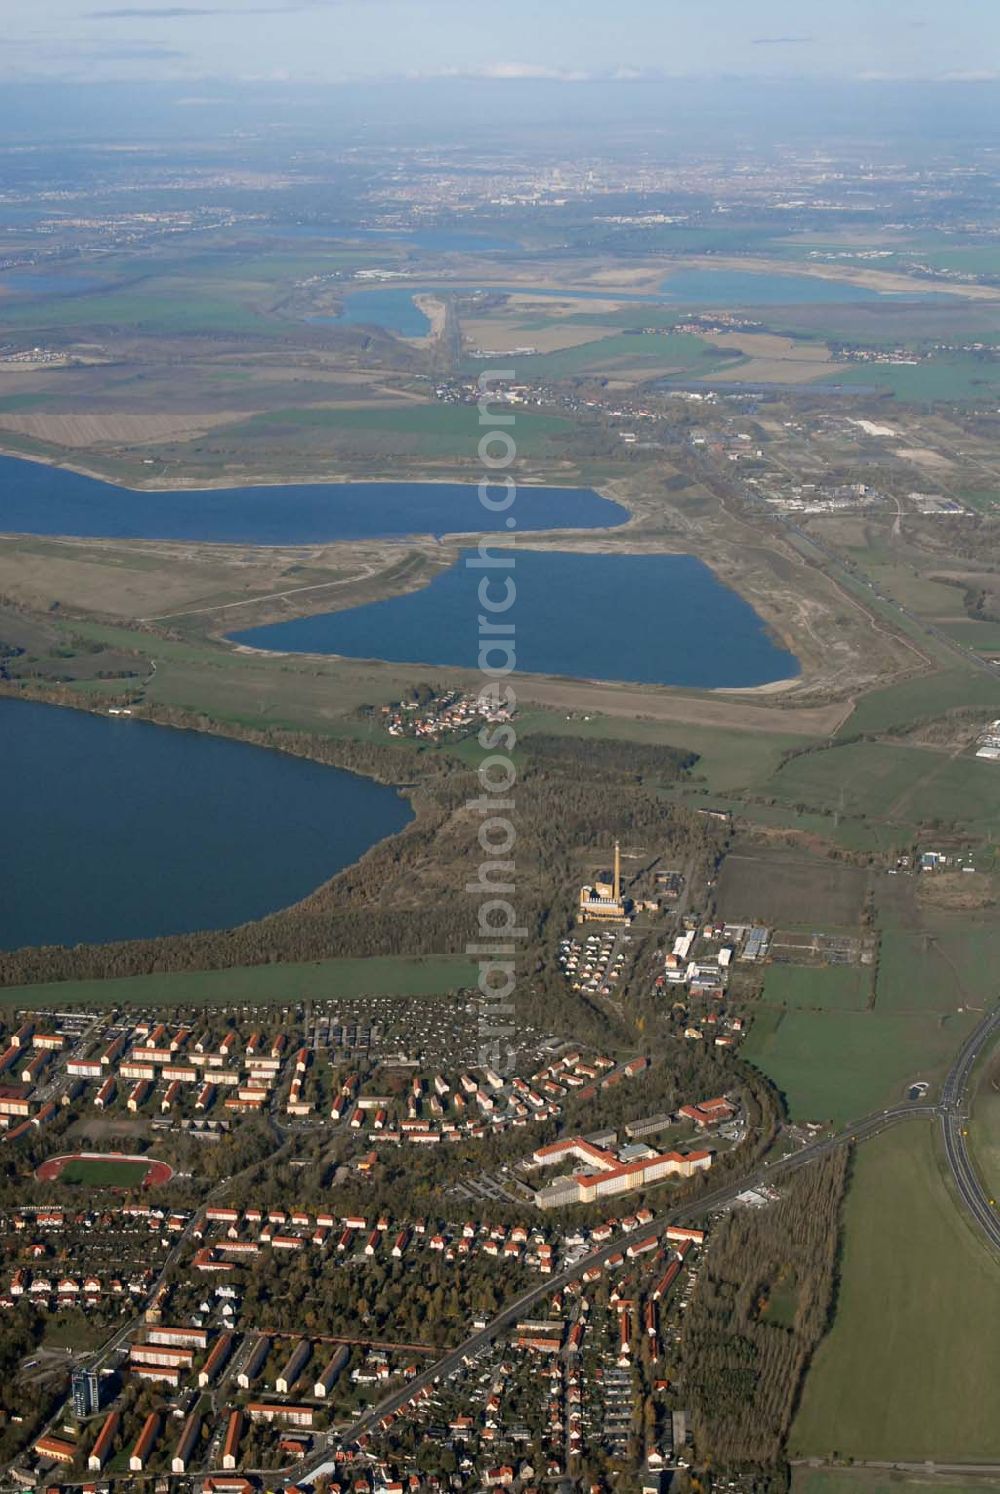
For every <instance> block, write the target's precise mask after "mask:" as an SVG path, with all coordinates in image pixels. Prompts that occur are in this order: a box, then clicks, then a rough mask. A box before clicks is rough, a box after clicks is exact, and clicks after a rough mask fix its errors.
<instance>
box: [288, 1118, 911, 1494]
mask: <svg viewBox="0 0 1000 1494" xmlns="http://www.w3.org/2000/svg"><path fill="white" fill-rule="evenodd" d="M938 1113H939V1107H938V1106H937V1105H933V1104H921V1103H913V1104H905V1105H897V1106H895V1107H894V1108H892V1109H890V1110H885V1111H879V1112H878V1113H877V1114H875V1115H870V1116H866V1117H865V1118H864V1119H863V1120H861V1121H858V1122H857V1123H856V1124H855V1125H853V1126H850V1127H848V1129H847V1130H844V1131H840V1132H838V1133H837V1135H835V1136H827V1137H824V1138H822V1139H821V1140H819V1141H815V1142H813V1143H812V1145H810V1146H807V1147H803V1148H802V1150H801V1151H798V1152H793V1153H791V1154H790V1155H789V1156H787V1157H782V1158H779V1159H777V1160H776V1161H774V1162H763V1163H761V1164H760V1166H758V1167H757V1168H755V1169H754V1170H753V1171H752V1172H750V1173H746V1174H744V1176H743V1177H741V1178H739V1179H738V1180H737V1181H734V1182H731V1183H726V1184H725V1185H724V1186H722V1187H719V1188H713V1189H711V1190H710V1191H709V1192H707V1193H703V1194H701V1196H700V1197H698V1198H693V1199H690V1200H689V1201H688V1202H686V1203H684V1204H682V1205H679V1206H678V1207H677V1208H674V1209H671V1210H670V1211H669V1212H668V1213H664V1214H661V1215H659V1216H658V1217H657V1218H656V1219H654V1220H653V1222H652V1224H650V1225H649V1227H648V1228H647V1229H644V1230H643V1231H642V1233H643V1236H647V1235H653V1234H656V1235H659V1234H662V1233H663V1231H664V1230H665V1229H666V1227H667V1226H668V1225H669V1224H681V1223H684V1222H687V1221H690V1220H692V1219H698V1218H702V1217H704V1216H705V1215H706V1214H710V1213H711V1212H712V1211H713V1210H714V1209H717V1208H719V1207H721V1205H723V1204H725V1203H730V1202H732V1200H733V1199H734V1198H735V1197H736V1196H737V1194H739V1193H743V1192H744V1191H745V1190H746V1189H748V1188H753V1187H755V1186H758V1185H760V1184H762V1183H768V1182H772V1181H773V1180H774V1179H775V1178H778V1177H784V1176H785V1175H786V1174H788V1173H791V1172H794V1171H796V1170H797V1169H798V1168H800V1167H805V1166H807V1165H808V1164H809V1163H810V1162H814V1161H815V1160H816V1159H817V1158H818V1157H821V1156H824V1155H825V1154H826V1153H828V1152H831V1151H833V1150H834V1149H835V1148H836V1147H838V1146H843V1145H844V1144H845V1142H850V1141H865V1140H867V1139H868V1137H870V1136H875V1135H877V1134H878V1132H880V1131H884V1130H886V1129H887V1128H888V1127H889V1126H892V1125H895V1124H897V1123H898V1122H899V1121H903V1120H908V1119H909V1118H910V1117H911V1116H915V1115H924V1116H933V1115H937V1114H938ZM627 1243H628V1242H627V1240H625V1239H623V1238H622V1237H621V1236H618V1237H617V1238H616V1239H613V1240H611V1241H609V1242H608V1243H607V1244H606V1245H602V1246H601V1247H600V1248H599V1249H598V1250H592V1251H590V1252H589V1254H587V1255H585V1256H583V1257H582V1258H581V1259H580V1260H578V1261H577V1263H576V1264H575V1265H574V1266H573V1267H571V1268H570V1269H569V1270H566V1271H562V1272H560V1273H559V1274H558V1275H555V1276H547V1277H545V1278H543V1279H542V1280H541V1281H540V1282H539V1284H538V1285H537V1286H535V1287H532V1288H531V1289H530V1290H529V1291H526V1292H522V1294H521V1295H520V1297H517V1298H515V1299H514V1300H513V1301H512V1302H509V1303H508V1304H507V1306H506V1307H504V1308H503V1309H502V1310H501V1311H500V1312H499V1313H497V1315H496V1317H495V1318H493V1319H492V1321H491V1322H489V1323H487V1325H486V1327H485V1328H481V1329H479V1330H477V1332H475V1333H473V1334H471V1335H470V1336H469V1337H468V1338H467V1339H466V1340H465V1341H464V1342H463V1343H461V1344H459V1345H458V1347H457V1348H455V1349H452V1350H450V1351H449V1352H448V1353H446V1354H445V1355H444V1356H443V1357H442V1358H441V1359H439V1360H438V1361H437V1362H436V1363H435V1364H433V1365H430V1366H429V1367H428V1368H427V1369H426V1370H424V1371H422V1372H421V1373H420V1374H419V1375H416V1376H414V1378H413V1379H412V1380H410V1381H409V1382H408V1383H407V1384H406V1385H405V1386H403V1387H402V1388H401V1389H399V1390H395V1391H393V1392H392V1394H390V1395H387V1396H385V1397H384V1398H383V1399H382V1400H381V1401H379V1403H378V1404H377V1405H376V1406H373V1407H372V1409H371V1410H370V1411H369V1412H367V1413H366V1414H365V1415H364V1416H362V1417H360V1418H359V1420H357V1421H356V1422H355V1423H354V1424H353V1426H351V1427H349V1428H347V1429H346V1430H345V1431H344V1432H342V1433H340V1434H337V1433H331V1434H330V1435H329V1436H328V1438H327V1439H326V1443H325V1445H324V1446H323V1447H322V1448H320V1449H318V1450H317V1452H316V1453H315V1454H314V1455H313V1457H312V1458H310V1459H309V1461H308V1462H307V1463H306V1464H304V1465H302V1466H301V1467H300V1469H299V1471H298V1472H297V1476H296V1483H298V1484H303V1483H309V1482H311V1481H312V1480H313V1479H315V1478H316V1477H317V1476H318V1474H319V1473H320V1472H321V1471H324V1470H325V1466H326V1465H327V1463H328V1461H329V1458H330V1456H331V1453H332V1451H333V1449H334V1448H335V1447H336V1446H339V1445H343V1446H350V1444H351V1443H353V1442H356V1441H357V1439H358V1438H359V1437H361V1436H363V1435H364V1433H365V1432H370V1431H372V1430H373V1429H374V1428H375V1427H376V1426H377V1425H378V1422H379V1421H380V1419H381V1418H382V1417H383V1416H387V1415H389V1414H390V1413H394V1412H396V1411H398V1410H399V1409H400V1407H401V1406H403V1405H404V1404H405V1403H406V1402H407V1401H409V1400H411V1399H412V1398H413V1396H414V1395H416V1394H418V1392H419V1391H421V1390H422V1389H424V1387H425V1386H431V1385H433V1384H434V1383H436V1382H437V1381H440V1380H444V1379H447V1377H448V1376H449V1375H452V1374H454V1373H456V1372H457V1371H458V1370H459V1369H461V1368H462V1366H463V1363H464V1361H465V1360H466V1359H467V1358H471V1357H472V1356H473V1355H475V1354H477V1353H478V1352H479V1351H480V1350H481V1349H484V1348H486V1347H487V1345H489V1344H491V1343H492V1342H493V1340H494V1339H495V1338H497V1337H498V1336H499V1335H500V1334H501V1333H503V1332H504V1331H505V1330H506V1329H507V1328H510V1327H512V1326H513V1324H514V1323H516V1322H517V1321H518V1320H519V1319H520V1318H522V1317H524V1316H525V1315H526V1314H527V1313H528V1312H529V1311H530V1310H531V1308H532V1307H534V1306H535V1304H536V1303H538V1302H541V1301H543V1300H544V1299H545V1298H547V1297H549V1296H551V1295H552V1293H553V1292H557V1291H559V1290H560V1289H561V1288H562V1287H565V1286H567V1285H568V1284H569V1283H570V1282H571V1281H576V1280H578V1279H579V1277H580V1276H581V1275H582V1274H583V1272H584V1271H586V1270H587V1269H588V1268H589V1267H590V1266H602V1265H604V1263H605V1262H606V1261H607V1259H608V1257H609V1256H611V1255H614V1254H615V1253H616V1252H617V1251H620V1250H623V1249H624V1248H625V1246H626V1245H627Z"/></svg>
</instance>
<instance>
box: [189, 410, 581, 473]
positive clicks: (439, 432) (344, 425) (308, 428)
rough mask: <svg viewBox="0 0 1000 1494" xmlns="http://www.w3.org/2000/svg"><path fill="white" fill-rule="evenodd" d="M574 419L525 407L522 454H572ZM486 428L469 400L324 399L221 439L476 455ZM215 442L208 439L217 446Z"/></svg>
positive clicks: (369, 452) (371, 452) (272, 414)
mask: <svg viewBox="0 0 1000 1494" xmlns="http://www.w3.org/2000/svg"><path fill="white" fill-rule="evenodd" d="M572 433H573V425H572V422H571V421H569V420H566V419H564V418H563V417H562V416H559V415H538V414H535V413H531V412H524V413H521V414H519V416H518V425H517V450H518V455H519V456H521V457H538V456H546V455H547V456H559V455H568V451H567V450H566V445H567V443H568V442H569V440H570V437H571V435H572ZM481 435H482V429H481V426H480V421H479V415H478V413H477V411H476V410H475V408H474V407H472V406H469V405H447V404H438V403H434V404H417V403H407V404H402V403H400V404H399V405H396V406H393V407H392V408H391V409H379V408H373V407H371V406H360V407H358V408H349V409H336V408H332V407H326V406H322V405H313V406H309V407H308V408H300V409H296V408H286V409H280V408H279V409H274V410H269V411H267V412H266V413H264V414H260V415H254V416H253V417H252V418H251V419H250V420H246V421H244V422H242V423H241V424H237V425H231V426H229V427H228V428H227V429H226V430H225V432H224V433H223V432H219V433H217V436H216V440H217V441H219V442H224V443H226V444H228V443H231V442H232V443H237V444H239V443H242V442H256V441H262V440H263V441H267V442H269V443H273V442H274V441H275V440H276V439H277V440H282V439H284V440H287V439H288V438H289V437H294V438H295V439H296V440H299V441H306V442H308V441H311V440H320V439H324V440H326V441H327V442H328V443H330V444H331V446H332V449H338V448H339V446H340V445H341V444H343V445H344V446H345V448H347V449H348V450H349V451H350V452H351V453H353V454H356V455H360V456H386V455H399V456H413V457H431V458H449V457H451V458H454V457H461V456H463V455H464V456H466V457H467V458H469V459H470V460H474V459H475V455H476V450H477V447H478V443H479V439H480V436H481ZM211 444H212V443H211V442H208V443H207V445H209V446H211Z"/></svg>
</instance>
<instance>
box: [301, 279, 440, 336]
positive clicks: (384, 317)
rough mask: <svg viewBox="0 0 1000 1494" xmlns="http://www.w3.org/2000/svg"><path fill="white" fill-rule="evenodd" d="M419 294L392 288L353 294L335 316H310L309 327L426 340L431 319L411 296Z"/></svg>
mask: <svg viewBox="0 0 1000 1494" xmlns="http://www.w3.org/2000/svg"><path fill="white" fill-rule="evenodd" d="M419 294H420V292H419V291H414V290H410V289H403V288H402V287H401V286H393V287H392V288H391V289H389V290H367V291H354V292H353V293H352V294H351V295H349V296H348V297H347V298H346V300H345V301H344V309H343V311H342V312H341V313H340V315H339V316H311V317H309V318H308V320H309V323H310V325H312V326H340V327H344V326H351V327H358V326H361V327H366V326H370V327H384V328H385V330H386V331H387V332H395V333H396V334H397V336H399V337H426V336H427V334H428V332H429V331H430V330H431V319H430V317H429V316H426V315H425V314H424V312H422V311H421V310H420V307H419V306H418V305H417V304H416V302H415V301H414V299H413V297H414V295H419Z"/></svg>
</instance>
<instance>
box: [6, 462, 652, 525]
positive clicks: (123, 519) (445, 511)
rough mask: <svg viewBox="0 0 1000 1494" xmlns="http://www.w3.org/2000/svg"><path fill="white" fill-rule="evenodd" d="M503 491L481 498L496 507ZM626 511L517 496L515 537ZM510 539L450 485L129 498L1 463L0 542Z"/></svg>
mask: <svg viewBox="0 0 1000 1494" xmlns="http://www.w3.org/2000/svg"><path fill="white" fill-rule="evenodd" d="M501 495H502V489H499V488H498V489H491V490H490V492H489V493H488V494H487V496H488V497H492V498H493V499H499V498H500V497H501ZM627 518H628V513H627V511H626V510H625V509H624V508H622V506H621V505H620V504H618V503H613V502H611V500H610V499H608V498H601V497H600V496H599V495H598V494H597V493H595V492H593V491H592V490H591V489H590V488H544V487H529V486H524V487H521V488H519V489H518V495H517V523H518V528H519V529H521V530H536V531H538V530H545V529H605V528H607V527H609V526H612V525H617V524H624V522H625V521H626V519H627ZM485 531H488V532H496V531H502V532H504V533H506V532H507V526H506V514H505V513H503V512H498V511H491V510H490V509H489V508H487V507H486V506H485V505H484V504H482V503H481V502H480V500H479V491H478V488H477V487H475V486H473V485H466V484H464V483H449V482H441V483H437V482H372V483H367V482H347V483H319V482H317V483H287V484H282V485H280V486H262V487H245V488H201V489H178V490H176V491H170V492H149V491H138V492H137V491H134V490H132V489H130V488H120V487H116V486H115V484H114V483H109V482H101V481H99V480H98V479H97V478H93V477H85V476H83V475H82V474H81V473H79V472H70V471H69V470H68V469H67V468H65V467H49V466H45V465H44V464H42V463H39V462H26V461H22V460H21V459H20V458H18V457H0V532H3V533H7V534H62V535H73V536H77V537H83V538H92V539H151V540H156V539H161V540H191V541H201V542H209V543H215V544H240V545H317V544H329V543H333V542H334V541H335V540H357V539H391V538H398V537H400V536H402V535H406V534H478V533H480V532H485Z"/></svg>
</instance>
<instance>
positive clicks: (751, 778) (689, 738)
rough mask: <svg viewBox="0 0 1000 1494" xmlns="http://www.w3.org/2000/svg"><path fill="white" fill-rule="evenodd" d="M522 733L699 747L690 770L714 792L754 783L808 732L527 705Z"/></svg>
mask: <svg viewBox="0 0 1000 1494" xmlns="http://www.w3.org/2000/svg"><path fill="white" fill-rule="evenodd" d="M517 724H518V736H519V737H528V736H530V735H531V734H532V732H550V733H552V735H554V736H560V737H583V738H587V737H594V738H597V739H599V740H601V741H608V740H611V741H621V742H645V743H648V744H650V745H655V746H670V747H685V748H687V749H689V750H690V751H691V752H697V754H698V761H697V762H696V763H695V765H694V767H693V768H692V770H691V776H692V778H693V779H694V780H695V781H696V782H697V781H698V780H702V779H703V780H704V782H705V784H706V785H707V787H708V790H709V792H710V793H716V792H719V793H724V792H727V791H731V790H733V789H737V788H751V787H753V786H754V785H755V784H757V783H760V782H763V781H764V780H765V779H766V778H768V777H770V775H771V774H772V773H773V772H774V770H775V768H776V767H777V766H778V764H779V762H780V761H781V757H782V754H783V753H784V752H786V751H787V750H788V749H789V748H790V747H801V746H803V738H802V737H796V736H790V735H780V734H778V733H775V734H774V735H773V736H772V735H771V734H770V733H767V732H756V731H717V730H715V729H714V728H711V727H704V726H696V725H690V724H689V723H687V722H684V721H677V722H673V721H641V720H637V719H635V718H634V717H631V716H599V715H591V716H589V717H588V719H587V720H584V719H583V718H582V717H579V716H575V717H573V718H572V719H569V718H567V717H566V715H565V714H563V713H560V712H558V711H545V710H535V709H533V708H532V707H530V706H529V707H527V708H526V709H525V710H523V711H522V712H521V713H520V715H519V716H518V723H517Z"/></svg>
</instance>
